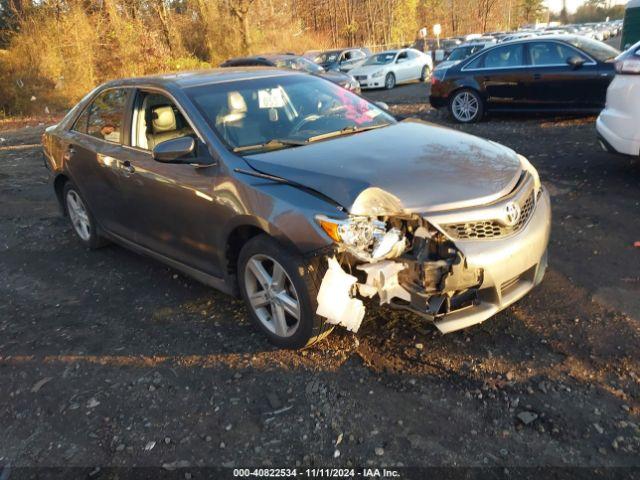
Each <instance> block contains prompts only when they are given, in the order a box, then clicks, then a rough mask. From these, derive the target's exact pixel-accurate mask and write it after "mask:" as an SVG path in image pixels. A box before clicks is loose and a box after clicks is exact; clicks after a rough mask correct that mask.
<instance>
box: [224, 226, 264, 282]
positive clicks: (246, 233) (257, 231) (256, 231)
mask: <svg viewBox="0 0 640 480" xmlns="http://www.w3.org/2000/svg"><path fill="white" fill-rule="evenodd" d="M261 234H267V232H265V231H264V230H263V229H261V228H260V227H256V226H255V225H240V226H238V227H236V228H234V229H233V230H232V231H231V233H230V234H229V236H228V237H227V243H226V246H225V257H226V264H227V274H228V275H229V277H231V278H234V277H236V276H237V270H238V258H239V257H240V250H242V247H244V245H245V244H246V243H247V242H248V241H249V240H251V239H252V238H254V237H256V236H258V235H261Z"/></svg>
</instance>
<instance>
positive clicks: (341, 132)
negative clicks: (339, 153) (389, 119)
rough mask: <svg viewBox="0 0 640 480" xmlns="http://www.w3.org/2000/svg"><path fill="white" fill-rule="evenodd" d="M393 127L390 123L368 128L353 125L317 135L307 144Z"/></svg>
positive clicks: (308, 140)
mask: <svg viewBox="0 0 640 480" xmlns="http://www.w3.org/2000/svg"><path fill="white" fill-rule="evenodd" d="M388 125H391V124H390V123H383V124H381V125H370V126H368V127H358V126H356V125H351V126H349V127H344V128H342V129H340V130H336V131H335V132H327V133H321V134H320V135H315V136H313V137H309V138H307V142H309V143H312V142H317V141H318V140H324V139H327V138H331V137H340V136H342V135H350V134H352V133H360V132H366V131H367V130H375V129H376V128H382V127H386V126H388Z"/></svg>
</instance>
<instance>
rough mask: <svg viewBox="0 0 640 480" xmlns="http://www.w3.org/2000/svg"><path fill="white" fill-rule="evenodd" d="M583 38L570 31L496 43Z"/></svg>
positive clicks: (508, 43) (566, 40)
mask: <svg viewBox="0 0 640 480" xmlns="http://www.w3.org/2000/svg"><path fill="white" fill-rule="evenodd" d="M583 38H584V37H581V36H579V35H571V34H568V33H559V34H551V35H543V36H535V37H525V38H515V39H513V40H509V41H507V42H502V43H498V44H496V46H499V45H511V44H514V43H529V42H541V41H546V40H560V41H564V42H569V41H570V40H575V39H583Z"/></svg>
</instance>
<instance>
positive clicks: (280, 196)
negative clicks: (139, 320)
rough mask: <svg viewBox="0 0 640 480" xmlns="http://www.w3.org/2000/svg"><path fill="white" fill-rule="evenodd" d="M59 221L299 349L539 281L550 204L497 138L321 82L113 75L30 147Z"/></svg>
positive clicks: (437, 317)
mask: <svg viewBox="0 0 640 480" xmlns="http://www.w3.org/2000/svg"><path fill="white" fill-rule="evenodd" d="M43 145H44V151H45V157H46V159H47V162H46V163H47V166H48V167H49V169H50V171H51V178H52V185H53V188H54V189H55V192H56V195H57V198H58V201H59V202H60V205H61V207H62V212H63V213H64V214H65V215H68V217H69V219H70V221H71V223H72V225H73V228H74V230H75V232H76V234H77V236H78V238H79V240H80V241H81V242H83V243H84V244H85V245H86V246H87V247H89V248H97V247H99V246H101V245H104V244H105V243H106V242H108V241H112V242H116V243H119V244H121V245H123V246H125V247H127V248H130V249H132V250H135V251H137V252H140V253H142V254H145V255H150V256H152V257H154V258H156V259H158V260H159V261H162V262H165V263H167V264H169V265H171V266H172V267H173V268H176V269H178V270H181V271H183V272H185V273H187V274H189V275H191V276H193V277H194V278H197V279H198V280H200V281H202V282H204V283H206V284H208V285H211V286H213V287H215V288H218V289H220V290H223V291H225V292H227V293H229V294H232V295H238V296H241V297H242V298H244V300H245V302H246V305H247V311H248V314H249V316H250V317H251V318H252V319H253V320H254V322H255V324H256V325H257V327H258V328H260V329H261V330H262V331H263V332H264V333H265V335H266V336H267V337H268V338H269V339H270V340H271V341H272V342H273V343H275V344H276V345H279V346H281V347H288V348H299V347H304V346H306V345H310V344H312V343H314V342H316V341H318V340H319V339H321V338H323V337H324V336H326V335H327V334H328V333H329V332H330V331H331V329H332V328H333V327H334V326H336V325H339V326H341V327H344V328H347V329H349V330H352V331H357V330H358V328H359V327H360V325H361V322H362V320H363V318H364V316H365V305H364V303H363V299H365V298H375V299H376V300H377V301H379V302H380V303H381V304H388V305H391V306H393V307H396V308H403V309H406V310H407V311H410V312H413V313H415V314H417V315H419V316H421V317H422V318H424V319H425V321H428V322H432V323H433V324H435V326H436V327H437V328H438V329H439V330H440V331H442V332H443V333H447V332H452V331H454V330H458V329H461V328H465V327H468V326H471V325H474V324H477V323H480V322H483V321H485V320H486V319H488V318H489V317H491V316H492V315H494V314H495V313H496V312H499V311H500V310H502V309H504V308H505V307H507V306H508V305H511V304H512V303H513V302H515V301H517V300H518V299H520V298H522V297H523V296H524V295H526V294H527V293H528V292H529V291H530V290H531V289H532V288H534V287H535V286H536V285H537V284H539V283H540V282H541V281H542V278H543V276H544V273H545V269H546V267H547V253H546V252H547V243H548V240H549V230H550V220H551V208H550V203H549V195H548V194H547V192H546V191H545V189H544V187H543V186H542V184H541V183H540V179H539V177H538V173H537V171H536V169H535V168H534V167H533V166H532V165H531V163H529V161H527V159H526V158H524V157H523V156H521V155H518V154H517V153H515V152H514V151H512V150H510V149H509V148H506V147H504V146H502V145H498V144H496V143H493V142H490V141H487V140H483V139H481V138H477V137H473V136H471V135H466V134H464V133H460V132H457V131H454V130H451V129H448V128H443V127H440V126H436V125H432V124H428V123H425V122H422V121H419V120H405V121H397V120H396V119H395V118H393V117H392V116H391V115H390V114H389V113H388V112H387V111H386V109H385V108H383V107H382V106H379V105H375V104H372V103H370V102H368V101H367V100H365V99H363V98H361V97H359V96H357V95H355V94H354V93H352V92H350V91H348V90H345V89H343V88H341V87H340V86H338V85H335V84H333V83H331V82H329V81H327V80H324V79H322V78H316V77H312V76H308V75H305V74H301V73H296V72H291V71H280V70H274V69H264V70H255V69H233V68H227V69H221V70H212V71H206V72H195V73H181V74H176V75H166V76H159V77H145V78H139V79H136V78H133V79H125V80H118V81H114V82H110V83H108V84H105V85H102V86H100V87H98V88H97V89H96V90H94V91H93V92H91V93H90V94H88V95H87V96H86V97H85V98H84V99H83V100H82V101H81V102H80V103H79V104H78V105H77V106H76V107H75V108H74V109H72V110H71V111H70V112H69V114H68V115H67V116H66V117H65V118H64V119H63V120H62V121H61V122H60V123H59V124H58V125H55V126H53V127H50V128H49V129H47V132H46V133H45V135H44V138H43Z"/></svg>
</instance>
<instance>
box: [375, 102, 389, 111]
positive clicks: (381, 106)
mask: <svg viewBox="0 0 640 480" xmlns="http://www.w3.org/2000/svg"><path fill="white" fill-rule="evenodd" d="M373 104H374V105H375V106H377V107H380V108H381V109H382V110H386V111H389V105H388V104H386V103H385V102H373Z"/></svg>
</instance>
